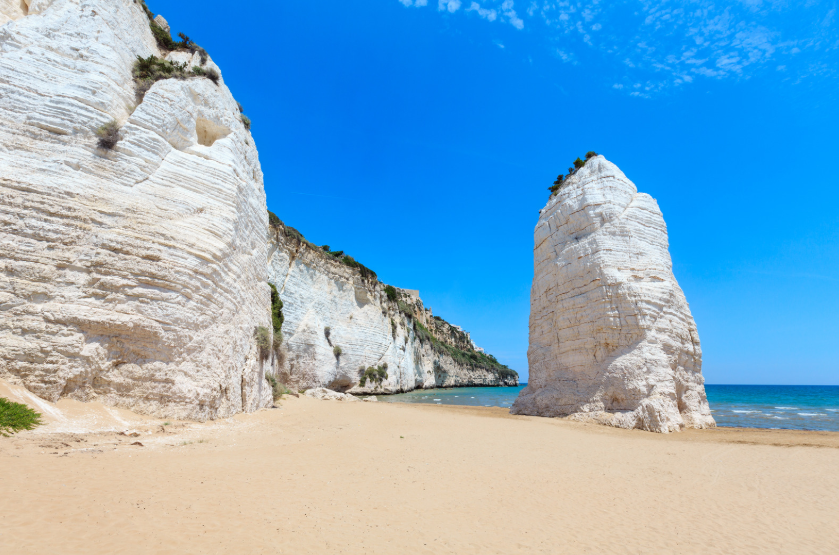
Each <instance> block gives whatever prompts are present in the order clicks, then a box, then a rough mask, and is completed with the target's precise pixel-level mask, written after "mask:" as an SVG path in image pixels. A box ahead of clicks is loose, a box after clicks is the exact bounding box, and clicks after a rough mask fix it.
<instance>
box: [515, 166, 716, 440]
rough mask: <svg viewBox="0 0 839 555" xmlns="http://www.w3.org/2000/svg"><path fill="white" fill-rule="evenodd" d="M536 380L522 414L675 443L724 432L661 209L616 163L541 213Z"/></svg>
mask: <svg viewBox="0 0 839 555" xmlns="http://www.w3.org/2000/svg"><path fill="white" fill-rule="evenodd" d="M534 259H535V260H534V277H533V287H532V290H531V313H530V346H529V349H528V362H529V366H530V378H529V383H528V386H527V387H526V388H525V389H524V390H522V392H521V394H520V395H519V397H518V399H517V400H516V402H515V403H514V405H513V408H512V412H513V413H514V414H529V415H539V416H570V417H572V418H574V419H577V420H584V421H594V422H599V423H603V424H608V425H612V426H617V427H621V428H640V429H643V430H649V431H654V432H672V431H678V430H681V429H682V428H686V427H687V428H706V427H711V426H714V420H713V418H712V417H711V413H710V409H709V407H708V400H707V398H706V396H705V387H704V380H703V377H702V373H701V368H702V351H701V350H700V346H699V335H698V334H697V330H696V324H695V323H694V321H693V317H692V316H691V313H690V309H689V308H688V303H687V301H686V300H685V296H684V294H683V293H682V290H681V289H680V288H679V285H678V283H677V282H676V278H675V277H674V275H673V271H672V262H671V259H670V254H669V251H668V238H667V227H666V225H665V223H664V218H663V216H662V214H661V211H660V210H659V207H658V204H657V203H656V201H655V200H654V199H653V198H652V197H650V196H649V195H647V194H644V193H639V192H638V191H637V189H636V187H635V185H633V184H632V182H631V181H629V180H628V179H627V178H626V176H625V175H624V174H623V173H622V172H621V171H620V170H619V169H618V168H617V167H616V166H615V165H614V164H612V163H610V162H608V161H607V160H606V159H605V158H604V157H602V156H597V157H594V158H592V159H591V160H589V161H588V162H587V163H586V165H585V166H584V167H583V168H581V169H580V170H579V171H578V172H577V173H575V174H574V175H573V176H572V177H570V178H568V179H567V180H566V182H565V184H563V186H562V188H561V189H560V190H559V192H558V194H556V195H555V196H553V197H552V198H551V199H550V201H549V202H548V204H547V206H545V208H544V209H542V211H541V212H540V217H539V223H538V224H537V226H536V231H535V248H534Z"/></svg>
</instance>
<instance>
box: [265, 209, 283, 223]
mask: <svg viewBox="0 0 839 555" xmlns="http://www.w3.org/2000/svg"><path fill="white" fill-rule="evenodd" d="M281 223H282V222H281V221H280V217H279V216H277V215H276V214H274V213H273V212H271V211H270V210H269V211H268V225H271V226H273V227H279V226H280V224H281Z"/></svg>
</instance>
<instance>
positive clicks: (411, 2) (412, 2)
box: [399, 0, 428, 8]
mask: <svg viewBox="0 0 839 555" xmlns="http://www.w3.org/2000/svg"><path fill="white" fill-rule="evenodd" d="M399 1H400V2H401V3H402V5H403V6H405V7H406V8H410V7H411V6H414V7H416V8H421V7H423V6H427V5H428V0H399Z"/></svg>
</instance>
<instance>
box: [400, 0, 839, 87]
mask: <svg viewBox="0 0 839 555" xmlns="http://www.w3.org/2000/svg"><path fill="white" fill-rule="evenodd" d="M399 1H400V2H401V3H402V4H404V5H406V6H420V5H425V4H427V0H399ZM520 3H522V4H524V2H521V1H520ZM461 6H464V7H465V9H464V10H462V11H463V12H464V13H470V14H476V15H478V16H479V17H480V18H482V19H484V20H486V21H490V22H496V21H497V22H505V23H509V24H511V25H512V26H513V27H515V28H516V29H524V27H525V25H528V27H529V28H530V29H531V31H536V32H538V31H540V30H544V31H545V32H546V36H545V38H546V41H547V42H548V43H549V44H550V45H551V50H552V51H553V52H555V53H556V55H557V56H558V57H559V58H560V59H561V60H563V61H565V62H569V63H579V62H578V60H579V59H580V58H582V59H585V58H587V57H591V56H592V55H595V56H598V57H599V60H598V62H599V63H602V62H609V61H611V62H612V63H613V66H614V68H623V72H622V74H621V77H620V78H619V79H617V80H619V81H621V83H620V84H621V85H623V88H622V89H617V90H622V91H623V92H627V93H629V94H633V95H635V96H641V97H645V96H653V95H655V94H657V93H660V92H662V91H665V90H668V89H672V88H674V87H680V86H685V85H688V84H691V83H694V82H695V81H696V80H697V79H714V80H718V79H726V78H733V79H748V78H750V77H752V76H753V75H755V74H757V73H758V72H760V71H761V70H767V71H772V72H773V73H774V74H776V75H780V76H782V77H783V78H784V79H786V80H789V81H791V82H798V81H801V80H803V79H807V78H811V77H824V76H828V75H833V76H835V75H836V72H837V71H839V69H837V66H839V38H838V37H839V29H837V26H839V22H838V21H837V20H839V17H837V9H836V0H805V1H803V2H793V1H792V0H731V1H729V2H717V1H716V0H624V1H622V2H606V1H604V0H530V1H529V3H527V4H526V8H524V11H522V12H521V13H518V12H517V11H516V9H515V3H514V1H513V0H477V1H470V2H469V3H468V6H466V3H465V2H461V0H438V10H440V11H445V12H448V13H454V12H457V11H458V10H460V8H461ZM603 69H605V66H601V71H603ZM615 71H617V69H615ZM778 72H780V73H778Z"/></svg>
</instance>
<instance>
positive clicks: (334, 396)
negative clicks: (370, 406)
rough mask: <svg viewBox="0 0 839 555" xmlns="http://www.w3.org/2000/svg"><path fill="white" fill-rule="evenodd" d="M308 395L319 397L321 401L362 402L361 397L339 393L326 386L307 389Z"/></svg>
mask: <svg viewBox="0 0 839 555" xmlns="http://www.w3.org/2000/svg"><path fill="white" fill-rule="evenodd" d="M306 397H311V398H313V399H318V400H320V401H345V402H349V403H354V402H361V399H359V398H358V397H356V396H355V395H350V394H349V393H339V392H337V391H332V390H331V389H326V388H325V387H316V388H314V389H309V390H307V391H306Z"/></svg>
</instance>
